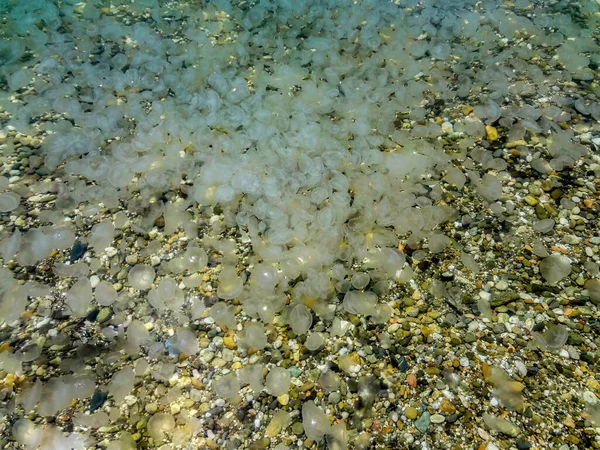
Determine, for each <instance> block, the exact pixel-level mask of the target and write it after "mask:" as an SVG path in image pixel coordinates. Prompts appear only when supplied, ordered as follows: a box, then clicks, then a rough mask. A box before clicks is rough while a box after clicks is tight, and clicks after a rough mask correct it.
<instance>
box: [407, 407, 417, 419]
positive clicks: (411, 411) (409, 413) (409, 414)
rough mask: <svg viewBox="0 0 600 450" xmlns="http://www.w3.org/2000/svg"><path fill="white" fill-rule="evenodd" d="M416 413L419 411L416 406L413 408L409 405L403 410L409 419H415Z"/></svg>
mask: <svg viewBox="0 0 600 450" xmlns="http://www.w3.org/2000/svg"><path fill="white" fill-rule="evenodd" d="M418 414H419V412H418V411H417V408H413V407H412V406H409V407H408V408H406V409H405V410H404V415H405V416H406V418H407V419H410V420H415V419H416V418H417V415H418Z"/></svg>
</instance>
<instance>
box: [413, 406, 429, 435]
mask: <svg viewBox="0 0 600 450" xmlns="http://www.w3.org/2000/svg"><path fill="white" fill-rule="evenodd" d="M429 425H431V414H429V411H425V412H424V413H423V414H422V415H421V417H419V419H418V420H417V421H416V422H415V427H416V428H417V430H419V431H420V432H421V433H425V432H426V431H427V430H428V429H429Z"/></svg>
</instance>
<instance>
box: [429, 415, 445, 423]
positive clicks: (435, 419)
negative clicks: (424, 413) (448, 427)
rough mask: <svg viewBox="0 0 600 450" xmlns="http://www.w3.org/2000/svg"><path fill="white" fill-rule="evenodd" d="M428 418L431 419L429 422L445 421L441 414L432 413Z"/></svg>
mask: <svg viewBox="0 0 600 450" xmlns="http://www.w3.org/2000/svg"><path fill="white" fill-rule="evenodd" d="M430 420H431V423H435V424H440V423H444V422H445V421H446V418H445V417H444V416H442V415H441V414H434V415H432V416H431V418H430Z"/></svg>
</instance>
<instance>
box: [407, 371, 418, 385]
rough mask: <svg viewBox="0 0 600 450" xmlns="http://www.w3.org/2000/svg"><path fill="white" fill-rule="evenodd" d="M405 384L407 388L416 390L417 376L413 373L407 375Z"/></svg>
mask: <svg viewBox="0 0 600 450" xmlns="http://www.w3.org/2000/svg"><path fill="white" fill-rule="evenodd" d="M406 382H407V383H408V385H409V386H411V387H414V388H416V387H417V376H416V375H415V374H414V373H409V374H408V375H407V376H406Z"/></svg>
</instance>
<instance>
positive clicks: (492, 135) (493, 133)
mask: <svg viewBox="0 0 600 450" xmlns="http://www.w3.org/2000/svg"><path fill="white" fill-rule="evenodd" d="M485 132H486V133H487V138H488V139H489V140H490V141H496V140H498V130H496V128H494V127H493V126H491V125H486V126H485Z"/></svg>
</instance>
